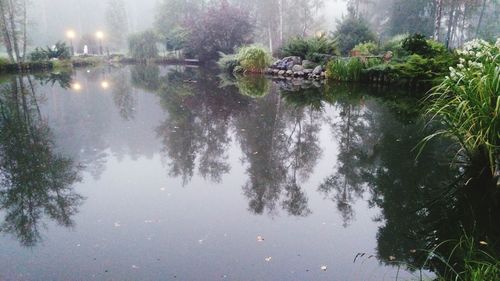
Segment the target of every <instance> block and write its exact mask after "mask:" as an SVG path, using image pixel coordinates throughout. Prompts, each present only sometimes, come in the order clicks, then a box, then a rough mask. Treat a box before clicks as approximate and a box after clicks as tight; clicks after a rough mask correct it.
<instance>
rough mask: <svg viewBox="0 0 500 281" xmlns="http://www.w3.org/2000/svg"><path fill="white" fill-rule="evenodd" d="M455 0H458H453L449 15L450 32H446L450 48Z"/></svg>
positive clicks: (447, 43) (447, 46)
mask: <svg viewBox="0 0 500 281" xmlns="http://www.w3.org/2000/svg"><path fill="white" fill-rule="evenodd" d="M455 1H456V0H451V9H450V15H449V17H448V32H447V33H446V48H450V39H451V29H452V27H453V20H454V15H455Z"/></svg>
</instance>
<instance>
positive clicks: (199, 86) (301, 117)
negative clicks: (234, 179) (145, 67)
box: [157, 69, 321, 216]
mask: <svg viewBox="0 0 500 281" xmlns="http://www.w3.org/2000/svg"><path fill="white" fill-rule="evenodd" d="M160 80H162V81H163V82H164V83H162V84H161V87H160V90H159V92H158V93H159V95H160V97H161V101H162V105H163V107H164V108H165V109H166V110H167V111H168V113H169V119H168V120H166V121H165V122H164V123H163V124H162V125H161V126H160V127H159V128H158V129H157V132H158V135H159V136H160V137H161V138H162V141H163V143H164V145H165V146H164V151H165V153H166V154H167V155H168V159H170V162H169V163H168V166H169V174H170V175H172V176H181V177H182V179H183V183H184V184H187V183H188V182H189V181H190V179H191V177H192V176H193V174H194V172H195V169H197V171H198V172H199V173H200V175H202V176H203V177H204V178H207V179H210V180H211V181H213V182H220V181H221V179H222V176H223V175H224V174H227V173H228V172H229V171H230V165H229V163H228V154H227V153H228V148H229V145H230V143H231V141H232V138H231V135H230V130H233V131H234V136H235V137H236V140H237V141H238V142H239V143H240V145H241V147H242V151H243V154H244V159H243V162H244V163H248V165H249V166H248V169H247V173H248V175H249V181H248V182H247V183H246V184H245V186H244V187H243V189H244V192H245V195H246V196H247V197H248V198H249V207H250V210H251V211H252V212H254V213H256V214H262V213H263V212H264V210H266V209H267V212H268V213H273V212H274V211H275V208H276V205H277V204H281V206H282V208H283V209H284V210H286V211H287V212H288V213H289V214H291V215H296V216H306V215H308V214H309V213H310V209H309V207H308V206H307V197H306V196H305V193H304V192H303V191H302V190H301V187H300V182H301V181H304V180H306V179H307V178H308V177H309V175H310V174H311V172H312V170H313V168H314V166H315V164H316V161H317V159H318V158H319V156H320V154H321V149H320V148H319V144H318V137H317V134H318V133H319V129H320V127H319V126H320V118H319V117H320V116H321V114H320V112H318V111H316V110H313V108H312V107H293V106H292V105H287V104H285V103H283V102H282V98H281V97H280V95H279V94H278V92H277V90H276V89H275V88H274V89H272V88H271V89H270V91H269V92H267V90H266V92H264V93H262V91H261V90H259V89H261V88H265V89H267V88H269V87H270V86H269V85H264V86H262V81H261V80H259V79H246V80H245V81H243V82H241V81H240V82H239V83H238V81H236V82H232V81H225V83H224V85H223V86H221V83H220V81H219V79H217V77H214V76H213V75H211V74H210V73H206V72H204V71H191V70H190V69H187V70H185V71H184V70H181V71H171V72H169V73H168V74H167V75H166V76H165V77H162V78H160ZM253 81H255V83H257V85H256V91H252V90H248V87H251V85H250V84H251V83H252V82H253ZM241 83H245V85H246V87H247V90H246V91H245V93H246V94H245V95H243V94H241V93H240V91H239V88H238V87H237V85H240V84H241ZM267 83H269V82H268V81H266V84H267ZM254 92H258V94H255V95H253V94H252V95H250V94H248V93H254ZM197 165H198V167H196V166H197ZM279 202H280V203H279Z"/></svg>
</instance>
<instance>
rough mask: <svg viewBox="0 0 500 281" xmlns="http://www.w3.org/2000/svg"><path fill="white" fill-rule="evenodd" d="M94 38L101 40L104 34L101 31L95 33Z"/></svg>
mask: <svg viewBox="0 0 500 281" xmlns="http://www.w3.org/2000/svg"><path fill="white" fill-rule="evenodd" d="M95 36H96V37H97V39H103V38H104V32H102V31H97V32H96V33H95Z"/></svg>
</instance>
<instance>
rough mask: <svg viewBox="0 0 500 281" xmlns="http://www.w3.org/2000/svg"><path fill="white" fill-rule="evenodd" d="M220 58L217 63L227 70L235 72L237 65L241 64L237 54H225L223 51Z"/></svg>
mask: <svg viewBox="0 0 500 281" xmlns="http://www.w3.org/2000/svg"><path fill="white" fill-rule="evenodd" d="M219 56H220V59H219V60H218V61H217V65H218V66H219V68H220V69H222V70H225V71H227V72H233V70H234V69H235V67H237V66H239V65H240V62H239V61H238V55H237V54H228V55H226V54H224V53H223V52H220V53H219Z"/></svg>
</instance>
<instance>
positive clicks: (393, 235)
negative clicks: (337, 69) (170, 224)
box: [148, 69, 500, 271]
mask: <svg viewBox="0 0 500 281" xmlns="http://www.w3.org/2000/svg"><path fill="white" fill-rule="evenodd" d="M251 81H252V79H247V80H245V81H243V82H244V83H245V87H247V88H248V87H251V85H250V86H249V85H248V83H250V82H251ZM256 81H257V83H259V84H258V85H257V86H256V89H255V91H252V90H248V89H246V90H245V91H244V93H247V94H246V95H242V94H241V93H240V89H238V85H239V84H238V82H237V81H232V80H231V79H227V78H225V79H223V80H222V82H221V81H219V79H217V78H216V77H215V76H213V75H210V74H207V73H206V72H204V71H203V70H200V71H192V70H189V69H186V70H184V69H179V70H175V71H171V72H169V73H167V74H166V76H163V77H158V83H156V82H152V84H154V85H156V84H158V85H160V86H159V90H158V94H159V96H160V98H161V103H162V106H163V107H164V108H165V109H166V111H167V112H168V114H169V118H168V120H166V121H165V122H164V123H163V124H162V125H161V126H159V127H158V128H157V133H158V136H159V137H160V138H161V139H162V142H163V145H164V148H163V149H164V152H165V153H166V155H167V156H168V159H169V163H168V166H169V174H170V175H172V176H179V177H182V179H183V182H184V184H187V183H188V182H189V181H190V180H191V177H192V176H193V174H194V173H195V172H198V173H199V174H200V175H202V176H203V177H205V178H207V179H210V180H212V181H214V182H220V181H221V179H222V176H223V175H224V174H226V173H228V172H229V171H230V165H229V163H228V154H227V153H228V148H229V145H230V144H231V142H232V141H236V142H237V143H238V144H239V145H240V147H241V150H242V153H243V158H242V162H243V163H244V164H246V172H247V175H248V180H247V182H246V183H245V184H244V186H243V191H244V195H245V196H246V197H247V198H248V202H249V203H248V204H249V209H250V211H251V212H253V213H255V214H264V213H267V214H271V215H273V214H275V213H276V212H277V211H278V210H277V209H278V208H277V207H281V208H282V209H283V210H285V211H286V212H287V213H288V214H290V215H293V216H307V215H309V214H310V213H311V210H310V208H309V206H308V198H307V196H306V194H305V192H304V191H303V190H302V188H301V183H303V182H304V181H305V180H307V179H308V177H309V176H310V175H311V173H312V171H313V169H314V167H315V165H316V161H317V159H319V158H320V157H321V154H322V153H323V151H322V149H321V148H320V146H319V140H318V135H319V131H320V126H321V125H322V124H323V123H327V124H329V125H330V127H331V131H332V135H333V136H334V140H335V141H337V142H338V147H339V153H338V155H337V159H336V162H335V164H334V165H333V173H332V174H331V175H330V176H329V177H327V178H326V179H324V181H323V183H322V184H321V185H320V186H319V187H318V191H319V192H321V193H322V194H323V195H324V196H325V198H328V199H330V200H333V201H334V202H335V203H336V205H337V208H338V210H339V212H340V214H341V216H342V219H343V222H344V226H345V227H347V226H348V225H349V224H350V223H351V222H352V221H353V220H354V218H355V214H354V208H353V205H354V204H355V202H356V201H357V200H358V199H362V198H363V197H365V199H367V200H368V203H369V205H370V206H371V207H378V208H379V209H380V211H381V215H380V216H379V217H377V218H375V220H378V221H380V222H381V224H382V226H381V227H380V229H379V231H378V234H377V242H378V246H377V254H376V256H378V258H379V259H380V260H381V261H383V262H385V263H387V264H401V263H403V264H406V265H408V266H410V267H415V268H422V267H424V268H426V269H431V270H436V271H442V270H444V269H443V268H442V267H439V266H438V265H437V264H436V263H435V262H434V261H433V262H431V263H430V264H426V265H424V262H425V260H426V258H427V255H426V253H425V251H424V250H426V249H427V250H428V249H430V248H432V247H433V246H435V245H437V244H438V243H441V242H443V241H445V240H448V239H456V238H458V237H460V236H461V235H462V234H463V233H464V231H465V232H467V233H474V234H475V235H476V237H480V238H481V239H485V240H488V244H489V245H490V246H491V247H492V249H493V252H494V253H496V256H498V252H499V251H498V247H499V243H498V237H500V235H499V233H500V231H499V230H498V224H496V223H495V216H494V214H498V213H499V205H498V202H500V199H499V197H498V196H499V195H498V192H493V191H492V189H491V188H486V189H482V191H478V190H479V189H480V188H475V187H474V188H470V186H472V185H474V186H476V185H481V186H483V187H484V186H490V185H491V184H484V182H490V183H491V182H493V180H491V175H490V177H489V179H490V180H488V177H480V179H475V180H470V181H468V180H465V179H462V178H463V177H464V175H465V174H464V172H463V170H464V169H463V168H460V169H459V168H457V167H456V166H454V167H450V165H449V160H450V159H452V157H450V155H448V152H451V151H453V149H450V143H449V142H447V141H444V140H443V141H440V142H435V143H433V144H432V145H430V146H429V147H428V148H427V149H426V150H424V152H423V153H422V154H421V155H420V157H419V158H418V160H415V159H416V156H417V155H416V150H415V147H416V145H417V144H418V142H419V141H420V140H421V139H422V137H423V136H424V135H425V132H423V130H422V128H423V127H424V122H423V121H422V120H420V119H419V118H420V117H419V113H418V110H417V109H416V108H415V104H416V103H417V101H416V99H414V98H413V97H411V95H409V96H407V97H408V98H404V95H403V94H401V93H398V92H396V91H394V90H393V89H387V88H374V89H372V88H369V87H364V86H363V87H361V86H356V85H349V86H346V85H342V84H336V85H334V87H332V88H330V87H329V86H326V87H322V88H321V87H319V88H318V87H315V86H314V85H311V86H310V87H303V88H301V89H297V87H291V86H289V85H288V84H286V85H285V86H284V87H281V86H279V85H280V83H284V82H279V83H273V84H272V85H270V86H269V91H268V92H267V93H265V94H261V92H262V91H261V90H260V89H267V87H268V86H267V85H264V86H262V85H263V84H262V83H261V81H260V80H256ZM240 83H242V82H240ZM148 84H149V83H148ZM279 88H281V91H280V90H279ZM299 88H300V87H299ZM248 93H256V94H248ZM395 96H397V102H395V100H396V99H395ZM325 104H330V105H331V106H332V107H333V108H336V109H337V110H336V111H335V112H338V114H337V115H336V116H333V117H330V119H329V118H327V117H326V115H325V114H324V110H323V109H324V108H325ZM230 132H233V133H230ZM233 136H234V138H235V139H234V140H233V139H232V137H233ZM471 169H472V167H469V169H466V170H467V171H470V170H471ZM476 174H477V173H476ZM485 178H486V180H485ZM466 182H468V185H467V187H466V188H464V187H463V186H465V183H466ZM451 186H455V188H451ZM464 189H465V191H464ZM473 190H474V191H473ZM452 191H455V192H452ZM475 197H479V198H475ZM472 199H474V200H472ZM474 202H476V203H474ZM477 202H482V204H478V203H477ZM419 250H420V251H419ZM450 251H451V249H442V254H443V255H444V256H447V253H448V254H449V252H450ZM394 259H396V260H395V261H394ZM396 262H397V263H396Z"/></svg>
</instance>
